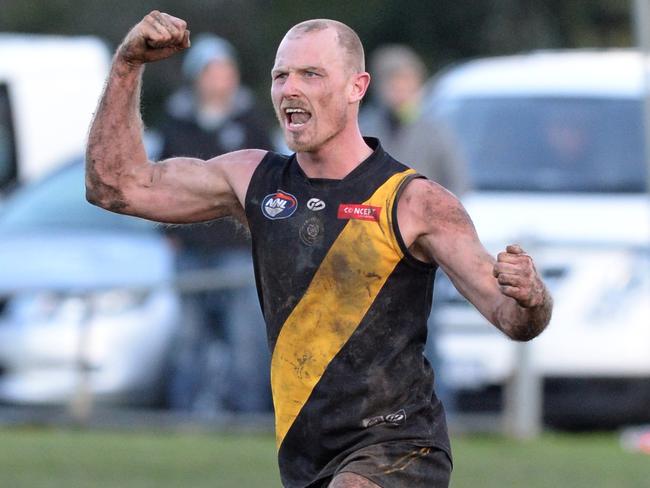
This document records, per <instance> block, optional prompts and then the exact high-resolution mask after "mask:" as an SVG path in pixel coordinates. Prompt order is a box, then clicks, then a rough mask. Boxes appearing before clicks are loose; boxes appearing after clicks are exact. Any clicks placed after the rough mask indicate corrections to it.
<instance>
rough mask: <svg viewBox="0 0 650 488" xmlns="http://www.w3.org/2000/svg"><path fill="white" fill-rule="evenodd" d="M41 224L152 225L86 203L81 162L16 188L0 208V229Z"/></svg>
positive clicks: (140, 227) (57, 226)
mask: <svg viewBox="0 0 650 488" xmlns="http://www.w3.org/2000/svg"><path fill="white" fill-rule="evenodd" d="M43 228H50V229H63V230H65V229H69V228H81V229H85V228H93V229H110V230H116V231H120V230H125V231H128V230H131V231H147V230H152V229H153V228H154V225H153V224H152V223H151V222H147V221H145V220H142V219H137V218H134V217H126V216H123V215H118V214H114V213H111V212H107V211H106V210H102V209H100V208H97V207H94V206H93V205H91V204H89V203H88V202H87V201H86V198H85V186H84V168H83V165H82V164H73V165H70V166H67V167H65V168H64V169H62V170H60V171H58V172H57V173H55V174H53V175H52V176H50V177H49V178H47V179H45V180H43V181H41V182H39V183H37V184H34V185H30V186H27V187H24V188H22V189H20V190H18V191H16V192H15V193H14V194H13V196H12V198H10V199H9V200H7V202H6V203H5V205H4V206H3V207H2V208H1V209H0V232H14V231H23V230H34V229H43Z"/></svg>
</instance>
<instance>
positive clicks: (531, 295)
mask: <svg viewBox="0 0 650 488" xmlns="http://www.w3.org/2000/svg"><path fill="white" fill-rule="evenodd" d="M492 273H493V274H494V277H495V278H496V279H497V281H498V283H499V286H500V288H501V293H503V294H504V295H506V296H508V297H511V298H514V299H515V300H516V301H517V303H518V304H519V305H520V306H522V307H525V308H530V307H536V306H538V305H541V304H542V303H544V299H545V294H546V288H545V287H544V283H543V282H542V280H541V278H540V276H539V274H538V273H537V270H536V269H535V264H534V263H533V260H532V258H531V257H530V256H529V255H528V254H526V253H525V252H524V250H523V249H522V248H521V247H520V246H518V245H516V244H513V245H510V246H507V247H506V250H505V252H500V253H499V255H498V256H497V262H496V263H495V265H494V269H493V271H492Z"/></svg>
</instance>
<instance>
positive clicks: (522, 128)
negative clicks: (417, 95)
mask: <svg viewBox="0 0 650 488" xmlns="http://www.w3.org/2000/svg"><path fill="white" fill-rule="evenodd" d="M440 113H441V115H442V116H443V118H444V119H445V120H446V121H447V122H448V124H449V125H450V126H451V128H452V130H453V131H454V132H455V135H456V137H457V140H458V142H459V144H460V145H461V147H462V149H463V151H464V153H465V155H466V157H467V159H468V164H469V168H470V174H471V176H472V179H473V185H474V186H475V187H476V188H478V189H483V190H505V191H560V192H643V191H644V190H645V181H646V177H645V172H646V166H645V160H644V142H643V122H642V121H643V116H642V114H643V111H642V104H641V102H640V101H638V100H631V99H603V98H542V97H536V98H533V97H531V98H524V97H512V98H507V97H503V98H498V97H492V98H467V99H462V100H455V101H453V102H448V103H447V104H446V105H445V106H444V107H443V109H442V110H441V112H440Z"/></svg>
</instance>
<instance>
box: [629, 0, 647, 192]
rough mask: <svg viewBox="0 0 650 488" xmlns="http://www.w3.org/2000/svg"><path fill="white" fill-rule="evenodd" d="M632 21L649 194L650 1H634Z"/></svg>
mask: <svg viewBox="0 0 650 488" xmlns="http://www.w3.org/2000/svg"><path fill="white" fill-rule="evenodd" d="M632 21H633V24H634V30H635V33H636V43H637V46H638V47H639V50H640V52H641V57H642V60H643V83H644V102H645V103H644V117H643V118H644V139H645V160H646V167H647V171H646V191H647V192H648V193H649V194H650V0H634V12H633V18H632Z"/></svg>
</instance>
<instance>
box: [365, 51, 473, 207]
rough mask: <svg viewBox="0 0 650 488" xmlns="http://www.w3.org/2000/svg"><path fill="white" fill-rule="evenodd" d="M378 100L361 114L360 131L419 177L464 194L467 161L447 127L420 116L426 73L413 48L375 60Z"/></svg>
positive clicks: (375, 55) (384, 53) (375, 56)
mask: <svg viewBox="0 0 650 488" xmlns="http://www.w3.org/2000/svg"><path fill="white" fill-rule="evenodd" d="M370 73H371V75H372V77H373V81H372V85H371V86H372V87H374V88H373V92H372V94H373V97H372V100H371V102H370V103H369V104H368V105H367V106H365V107H364V109H363V110H362V113H361V129H362V131H363V133H364V134H365V135H370V136H376V137H378V138H379V140H380V141H381V143H382V145H383V146H384V148H385V149H386V150H387V151H388V152H389V153H390V154H392V155H393V156H394V157H396V158H397V159H398V160H400V161H403V162H404V163H405V164H408V165H409V166H411V167H413V168H415V170H417V171H418V172H419V173H421V174H423V175H424V176H426V177H428V178H430V179H431V180H433V181H436V182H438V183H440V184H441V185H442V186H444V187H445V188H447V189H448V190H450V191H451V192H453V193H455V194H456V195H458V196H460V195H462V194H463V193H464V192H465V191H466V190H467V188H468V186H469V185H468V181H467V171H466V169H465V162H464V160H463V159H462V157H461V156H460V153H459V151H458V149H457V147H456V145H455V144H454V141H453V139H452V137H451V134H450V133H449V132H448V131H447V130H446V128H445V127H444V126H442V125H440V124H438V123H436V121H435V120H433V119H432V118H431V116H427V115H425V114H423V113H422V111H421V98H422V92H423V85H424V80H425V78H426V69H425V66H424V63H423V62H422V60H421V59H420V58H419V57H418V55H417V54H416V53H415V51H413V50H412V49H411V48H410V47H408V46H405V45H401V44H391V45H385V46H382V47H379V48H378V49H376V50H375V51H374V52H373V53H372V56H371V58H370Z"/></svg>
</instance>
